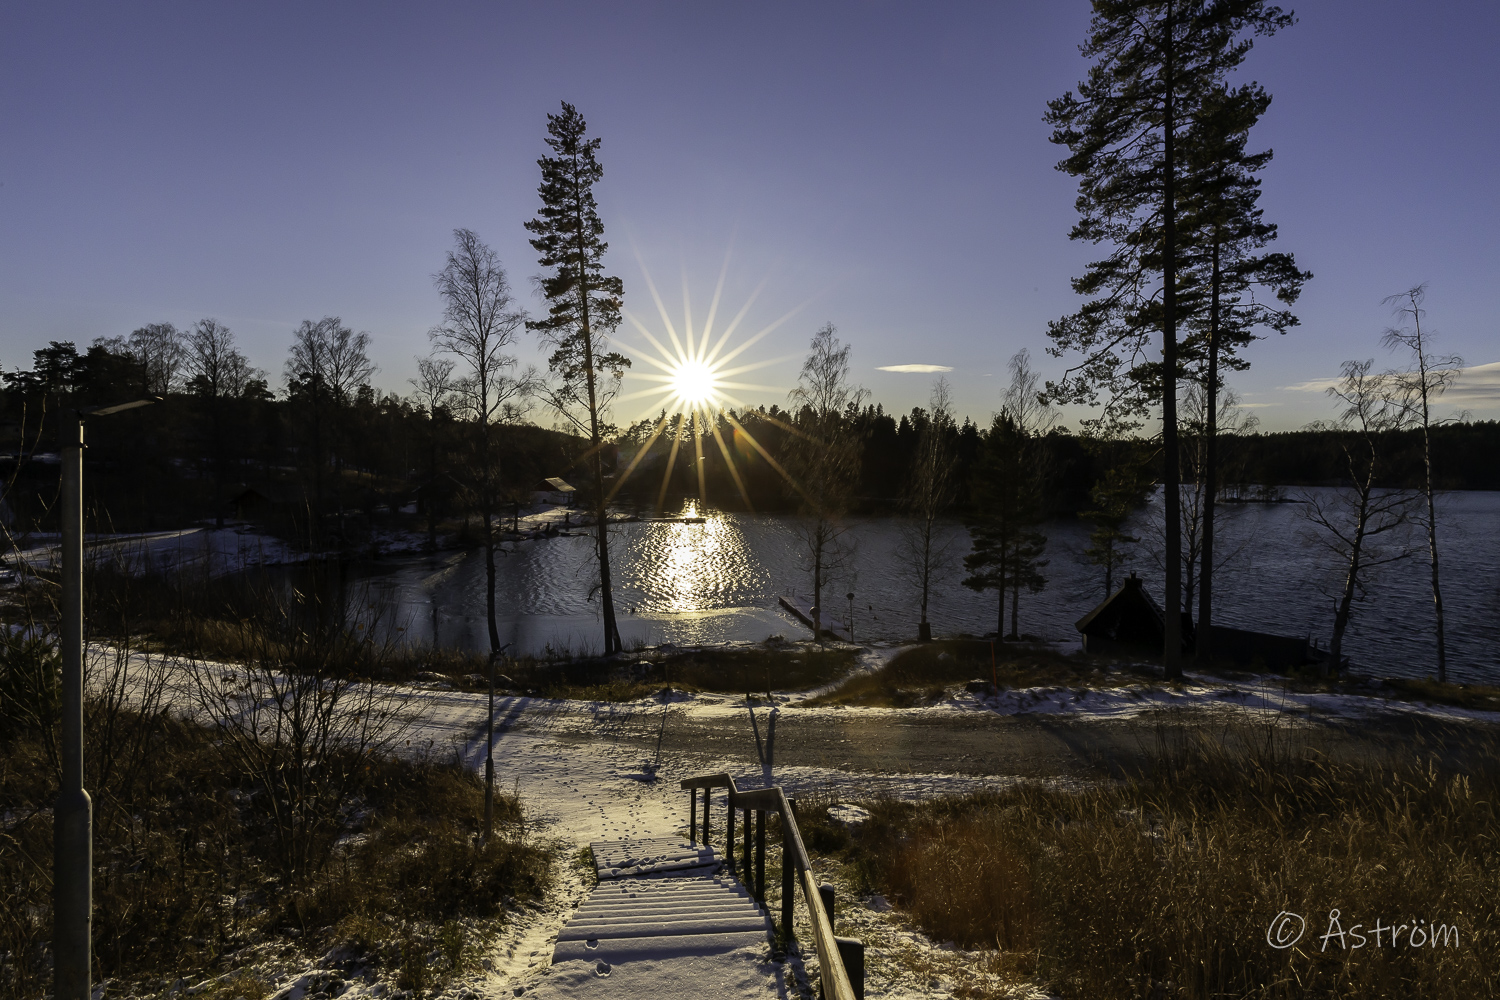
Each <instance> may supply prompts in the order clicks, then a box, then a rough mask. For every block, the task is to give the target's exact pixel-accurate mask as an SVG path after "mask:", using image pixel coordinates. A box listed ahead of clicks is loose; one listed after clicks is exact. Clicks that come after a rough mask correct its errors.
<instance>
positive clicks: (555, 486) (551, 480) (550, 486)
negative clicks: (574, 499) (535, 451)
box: [536, 476, 578, 493]
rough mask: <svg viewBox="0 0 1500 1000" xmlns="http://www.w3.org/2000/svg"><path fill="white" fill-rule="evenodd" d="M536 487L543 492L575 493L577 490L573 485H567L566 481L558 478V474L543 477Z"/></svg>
mask: <svg viewBox="0 0 1500 1000" xmlns="http://www.w3.org/2000/svg"><path fill="white" fill-rule="evenodd" d="M536 488H537V489H538V490H541V491H543V492H551V493H576V492H578V491H577V489H575V488H574V487H572V486H569V485H568V484H567V483H565V482H563V480H562V479H561V478H559V477H558V476H549V477H548V478H546V479H543V480H542V481H541V482H540V483H538V484H537V487H536Z"/></svg>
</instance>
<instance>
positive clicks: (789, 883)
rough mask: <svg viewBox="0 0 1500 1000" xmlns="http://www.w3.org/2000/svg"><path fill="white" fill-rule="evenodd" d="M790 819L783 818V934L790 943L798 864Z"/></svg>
mask: <svg viewBox="0 0 1500 1000" xmlns="http://www.w3.org/2000/svg"><path fill="white" fill-rule="evenodd" d="M789 819H790V817H788V816H782V817H781V933H782V936H783V937H785V938H786V939H787V940H788V941H790V940H791V939H792V937H793V934H792V897H793V896H794V895H795V894H796V891H797V890H796V873H795V872H793V871H792V869H793V868H795V867H796V862H795V861H794V860H793V859H792V850H791V848H792V842H791V836H792V834H791V830H792V826H791V823H790V822H788V820H789Z"/></svg>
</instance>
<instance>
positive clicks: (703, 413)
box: [610, 254, 802, 508]
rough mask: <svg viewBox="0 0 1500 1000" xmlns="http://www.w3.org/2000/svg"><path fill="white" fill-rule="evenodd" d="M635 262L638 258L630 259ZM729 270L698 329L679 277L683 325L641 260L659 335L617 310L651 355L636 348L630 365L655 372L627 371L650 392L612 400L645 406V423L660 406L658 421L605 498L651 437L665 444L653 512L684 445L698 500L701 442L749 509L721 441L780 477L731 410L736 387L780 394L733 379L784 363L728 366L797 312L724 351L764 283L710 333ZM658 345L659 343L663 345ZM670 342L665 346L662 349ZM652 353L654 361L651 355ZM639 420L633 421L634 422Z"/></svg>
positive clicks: (722, 273)
mask: <svg viewBox="0 0 1500 1000" xmlns="http://www.w3.org/2000/svg"><path fill="white" fill-rule="evenodd" d="M637 257H639V254H637ZM728 271H729V257H728V255H727V254H726V255H725V258H724V268H723V270H721V271H720V273H719V281H718V285H717V287H715V289H714V294H713V298H712V300H711V301H710V302H709V306H708V314H707V315H706V316H705V317H704V318H703V320H702V322H701V323H695V322H694V321H693V309H692V303H691V300H690V298H689V295H688V289H687V282H686V278H684V281H683V289H682V324H681V326H680V327H679V326H678V324H676V323H674V322H673V321H672V317H671V316H670V315H669V314H668V312H667V308H666V304H665V303H663V302H662V299H661V295H660V293H658V292H657V290H656V285H655V283H654V282H653V281H652V280H651V275H650V272H649V271H647V270H646V266H645V262H644V261H642V262H641V272H642V277H643V278H644V279H645V284H646V287H647V289H649V290H650V292H651V298H652V300H653V301H654V302H655V304H656V310H657V313H658V315H659V316H660V318H661V326H660V327H658V328H657V330H658V331H659V332H660V333H662V334H664V336H658V335H657V333H656V332H653V331H652V330H651V329H650V328H649V327H648V326H647V325H646V324H645V323H644V322H643V321H642V320H641V318H639V317H637V316H634V315H632V314H631V312H630V310H628V309H626V310H623V312H624V315H625V318H626V319H627V320H629V321H630V324H631V326H633V327H634V328H635V330H636V332H637V333H638V334H640V335H641V336H642V337H643V338H645V340H646V341H647V342H648V343H649V344H650V346H651V347H652V348H653V349H654V351H652V350H643V349H640V348H635V350H636V352H637V353H636V359H637V360H640V361H644V362H645V363H646V364H648V365H650V366H651V367H652V368H655V369H656V372H632V373H631V376H630V377H631V378H632V379H640V380H642V381H645V382H647V383H655V387H654V388H648V389H642V390H640V391H638V392H631V393H627V394H626V395H624V396H620V397H618V400H619V401H620V402H624V401H626V400H631V399H639V400H642V401H644V402H645V412H643V413H642V414H641V417H642V418H644V417H646V416H648V415H649V413H650V412H651V411H654V410H657V409H658V407H659V408H660V412H661V416H660V418H659V419H657V420H656V426H655V429H653V430H652V432H651V434H650V436H649V438H648V439H647V440H646V441H645V443H644V444H643V445H642V446H641V447H639V448H637V449H636V452H635V457H634V458H633V459H632V460H631V462H630V463H629V465H628V466H627V468H626V469H625V471H624V473H623V474H621V475H620V476H619V477H618V478H617V479H616V481H615V486H614V489H613V490H612V491H611V492H610V496H611V497H613V496H614V494H615V492H618V491H619V489H620V488H621V487H623V486H624V485H625V482H626V480H628V479H629V478H630V477H631V475H632V474H633V473H634V472H635V470H636V467H637V466H638V465H639V464H640V463H641V461H642V460H643V459H644V458H645V457H646V456H647V454H648V453H649V452H650V450H651V447H652V445H653V444H655V443H656V441H657V440H658V439H662V440H664V441H669V442H670V448H669V451H668V454H667V456H666V468H665V470H664V472H663V475H662V483H661V490H660V492H659V494H658V496H657V507H658V508H660V507H661V505H662V502H663V500H664V498H665V497H666V490H667V485H668V483H669V481H670V480H671V476H672V469H673V467H674V466H675V464H676V462H677V456H678V452H679V451H680V450H681V449H682V448H683V446H684V445H685V444H689V442H690V447H691V448H692V455H693V459H694V461H693V464H694V465H695V467H696V468H697V470H698V492H699V496H700V497H701V498H702V499H705V500H706V499H707V497H706V495H705V483H704V478H703V476H704V472H703V446H704V443H705V439H708V440H711V441H712V442H713V443H714V444H715V445H717V446H718V449H719V452H720V454H722V455H723V457H724V461H725V463H726V465H727V468H728V470H729V474H730V476H731V478H733V479H734V482H735V485H736V486H737V487H738V488H739V491H740V495H741V497H742V498H743V499H744V501H745V503H746V504H747V505H748V504H749V503H750V497H749V494H748V493H747V492H746V490H745V484H744V481H743V480H742V479H741V477H740V474H739V469H738V467H737V465H736V463H735V460H734V456H733V454H732V449H730V448H729V447H728V446H727V445H726V444H725V441H724V438H725V436H726V435H731V436H733V437H734V438H735V440H736V441H740V442H742V443H743V444H744V445H746V446H748V447H749V448H751V449H753V450H754V451H755V452H756V453H757V454H759V455H760V456H761V458H763V459H764V460H765V461H767V462H769V463H770V464H771V465H772V466H773V467H774V468H775V469H776V470H777V471H778V472H780V473H781V475H783V476H785V475H786V473H785V471H784V470H782V469H781V466H780V465H779V464H778V463H777V462H776V460H775V459H774V458H773V457H772V456H771V455H770V453H769V452H767V451H766V449H765V448H764V447H762V446H761V444H760V442H758V441H756V440H755V438H754V436H753V435H752V434H751V433H750V432H749V431H748V430H747V429H746V428H745V426H744V425H743V424H742V423H741V422H740V420H739V418H738V417H737V416H736V415H735V412H734V410H733V409H732V407H740V408H743V407H744V406H745V404H744V403H743V402H742V401H741V400H739V399H736V398H735V397H734V395H733V393H734V391H736V390H741V389H752V390H760V391H770V392H780V391H782V390H781V389H780V388H779V387H777V386H770V385H756V384H753V383H749V382H741V381H738V380H737V377H738V376H741V375H743V374H745V373H747V372H751V371H755V370H757V369H761V368H765V367H767V366H769V365H774V364H779V363H781V362H783V361H786V360H788V359H787V358H768V359H764V360H760V361H752V362H743V361H741V362H738V363H734V364H732V365H731V362H735V359H736V358H738V357H739V356H740V355H741V354H743V353H744V352H745V351H746V350H748V349H749V348H750V347H752V346H754V345H755V343H756V342H757V341H759V340H760V339H761V338H763V337H765V336H766V335H767V334H769V333H770V332H771V331H772V330H775V329H776V328H778V327H780V326H781V325H782V324H784V323H786V322H787V321H788V320H790V319H791V318H792V317H793V316H794V315H796V314H797V313H798V312H799V311H801V308H802V307H801V306H798V307H797V308H795V309H792V310H791V311H789V312H787V313H786V314H785V315H783V316H781V317H780V318H779V319H777V320H775V321H774V322H772V323H770V324H767V325H766V326H764V327H762V328H761V329H759V330H758V331H756V332H755V333H754V334H752V335H750V336H749V337H746V338H745V339H744V340H742V341H741V342H740V343H739V344H736V345H731V344H730V338H731V337H733V335H734V332H735V330H736V329H738V328H739V326H740V323H741V322H742V321H743V320H744V318H745V316H746V314H747V313H748V312H749V311H750V306H751V305H752V304H753V303H754V302H755V299H756V297H757V296H758V295H759V294H760V291H761V289H762V288H764V287H765V282H761V287H760V288H757V289H756V290H755V291H754V292H753V293H751V295H750V297H749V300H748V301H746V302H745V304H744V305H743V306H742V307H741V308H740V310H739V312H738V313H737V314H736V315H735V316H734V317H733V318H732V319H731V320H730V321H729V322H728V323H727V324H725V325H724V326H723V328H722V330H719V329H716V328H715V326H716V320H717V317H718V314H719V302H720V300H721V298H722V296H723V293H724V279H725V277H726V276H727V274H728ZM664 341H665V342H664ZM668 344H670V346H668ZM653 353H654V354H655V356H654V357H653V356H652V355H653ZM637 419H640V418H637Z"/></svg>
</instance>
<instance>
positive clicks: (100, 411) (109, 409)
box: [78, 396, 162, 417]
mask: <svg viewBox="0 0 1500 1000" xmlns="http://www.w3.org/2000/svg"><path fill="white" fill-rule="evenodd" d="M161 401H162V397H161V396H147V397H145V398H144V399H132V400H131V401H130V402H128V403H116V404H114V405H113V406H82V407H79V409H78V415H79V416H80V417H107V416H109V415H110V414H113V413H121V412H123V411H125V410H134V409H136V408H137V407H141V406H150V405H151V404H152V403H160V402H161Z"/></svg>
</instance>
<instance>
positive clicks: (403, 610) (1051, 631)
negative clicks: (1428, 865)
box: [362, 493, 1500, 683]
mask: <svg viewBox="0 0 1500 1000" xmlns="http://www.w3.org/2000/svg"><path fill="white" fill-rule="evenodd" d="M684 512H685V513H689V514H698V513H701V514H702V515H703V516H705V518H706V521H705V522H704V523H702V524H680V523H662V522H640V523H631V524H623V525H620V526H619V527H618V529H617V532H616V533H615V534H613V536H612V542H611V552H612V553H613V559H614V567H615V577H616V580H615V595H616V607H617V608H618V609H619V612H620V613H619V625H620V631H621V633H622V635H623V636H624V638H625V641H626V642H627V643H630V642H631V641H635V640H638V641H641V642H649V643H657V642H674V643H679V644H682V643H697V642H714V641H721V640H729V639H751V640H760V639H765V638H767V637H769V636H772V635H777V634H781V635H786V636H789V637H791V636H798V635H802V634H805V632H806V630H805V629H804V628H803V627H802V626H801V625H799V624H798V623H797V622H796V621H795V620H794V619H792V618H791V616H789V615H787V614H786V613H785V612H784V611H782V610H781V609H780V607H779V605H778V604H777V597H778V596H780V595H782V594H793V593H805V592H807V591H808V590H809V589H810V586H809V579H810V574H809V572H808V569H807V566H806V565H805V559H804V558H803V556H802V551H801V545H800V541H799V535H798V531H797V522H796V520H795V519H794V518H790V517H786V516H781V515H757V514H735V513H723V512H719V511H715V510H712V509H704V510H701V511H700V510H698V509H697V508H696V507H694V506H691V505H690V506H689V508H688V509H686V510H685V511H684ZM1302 512H1303V507H1302V505H1299V504H1278V505H1243V506H1236V507H1230V508H1228V510H1227V513H1226V516H1225V518H1224V520H1223V521H1222V522H1221V527H1220V539H1221V541H1220V547H1221V551H1223V552H1226V553H1233V555H1232V556H1231V557H1230V558H1229V559H1228V561H1227V562H1226V563H1225V564H1224V565H1223V566H1222V568H1221V569H1220V571H1219V576H1218V578H1217V581H1216V588H1215V589H1216V593H1217V600H1216V602H1215V604H1216V612H1215V613H1216V615H1217V620H1218V621H1220V622H1221V623H1222V624H1226V625H1237V626H1240V627H1245V628H1255V629H1259V630H1262V631H1269V632H1279V633H1282V634H1286V635H1310V636H1312V637H1314V638H1316V639H1317V640H1318V641H1319V642H1320V643H1323V644H1326V643H1327V638H1328V633H1329V631H1330V629H1331V627H1332V618H1333V601H1334V599H1333V596H1332V595H1333V593H1335V591H1336V589H1337V586H1338V573H1337V572H1336V570H1335V567H1334V566H1333V564H1332V560H1331V559H1330V557H1329V555H1328V553H1327V551H1326V550H1325V549H1323V548H1322V547H1320V546H1319V545H1318V544H1317V542H1316V541H1315V540H1314V539H1313V537H1312V535H1311V533H1310V529H1309V527H1308V525H1307V522H1306V520H1305V518H1304V517H1303V516H1302ZM1152 520H1153V518H1152V515H1151V514H1150V512H1146V513H1144V514H1143V515H1142V517H1141V518H1140V523H1139V524H1137V525H1136V529H1135V533H1136V534H1138V535H1140V536H1141V537H1142V539H1143V542H1142V544H1141V546H1140V547H1139V548H1140V551H1139V552H1138V553H1137V555H1136V557H1135V561H1134V563H1133V565H1132V566H1131V567H1130V568H1131V569H1134V570H1135V571H1136V572H1138V573H1139V574H1140V575H1141V576H1142V577H1144V578H1145V579H1146V580H1147V586H1148V587H1149V588H1150V589H1151V591H1152V593H1153V594H1154V595H1155V596H1156V597H1157V599H1158V600H1160V598H1161V593H1162V586H1161V570H1160V567H1159V566H1158V565H1157V564H1156V562H1155V561H1154V560H1153V559H1152V557H1151V555H1150V552H1149V550H1150V549H1151V548H1152V547H1153V546H1152V545H1151V543H1150V541H1149V539H1150V538H1151V537H1152V535H1153V528H1152V523H1151V522H1152ZM1439 521H1440V530H1441V536H1440V542H1441V546H1440V554H1441V557H1442V560H1443V583H1444V604H1445V607H1446V610H1447V621H1448V630H1447V632H1448V648H1449V670H1450V676H1451V677H1452V678H1453V679H1455V680H1462V681H1470V682H1478V681H1484V682H1489V683H1493V682H1496V681H1497V680H1500V654H1497V650H1500V573H1497V568H1496V557H1497V554H1500V494H1496V493H1455V494H1451V495H1449V496H1447V497H1444V498H1442V500H1441V504H1440V509H1439ZM1088 530H1089V529H1088V525H1086V524H1084V523H1081V522H1076V521H1073V522H1056V523H1052V524H1049V525H1047V526H1046V532H1047V535H1048V545H1047V558H1048V560H1049V561H1048V565H1047V566H1046V568H1045V569H1044V571H1043V572H1044V574H1045V575H1046V576H1047V579H1048V583H1047V588H1046V590H1045V591H1044V592H1042V593H1041V594H1037V595H1030V594H1023V595H1022V598H1021V618H1020V625H1021V631H1022V632H1024V633H1030V634H1032V635H1035V636H1037V637H1039V638H1045V639H1076V638H1077V632H1076V631H1075V630H1074V629H1073V622H1074V621H1076V620H1077V619H1078V618H1080V617H1081V616H1082V615H1084V614H1085V613H1086V612H1087V611H1088V610H1089V609H1090V608H1091V607H1093V606H1094V604H1096V603H1097V602H1098V601H1099V600H1100V599H1101V597H1102V596H1103V577H1102V573H1101V572H1100V571H1099V570H1098V569H1097V568H1096V567H1093V566H1090V565H1088V564H1087V563H1086V562H1085V561H1084V560H1083V558H1082V556H1081V555H1080V553H1081V552H1082V550H1083V549H1084V547H1085V545H1086V544H1087V542H1086V536H1087V533H1088ZM901 536H902V527H901V522H900V521H899V520H898V519H895V518H863V519H861V518H856V519H851V520H850V522H849V524H848V532H847V534H846V540H847V542H848V549H849V551H848V553H847V554H846V556H845V558H844V560H843V565H842V567H841V568H839V569H838V570H837V571H836V573H835V577H834V582H833V584H832V585H831V586H830V587H829V591H830V593H831V595H832V596H831V597H830V596H825V598H824V601H825V607H826V608H828V609H829V610H828V612H827V613H829V614H832V615H834V616H836V617H837V619H838V621H839V622H840V623H841V624H842V623H843V622H844V621H845V620H847V619H848V617H849V611H850V602H849V601H848V599H847V598H845V597H844V596H843V595H845V594H847V593H849V592H851V591H852V592H853V593H854V595H855V599H854V602H853V606H854V631H855V637H856V638H857V639H863V638H869V639H894V638H908V637H911V636H913V635H915V633H916V621H917V610H916V591H915V588H914V586H913V585H912V583H911V581H910V579H909V574H907V573H905V572H904V571H903V568H902V565H903V564H902V560H901V559H900V557H899V550H900V544H901ZM943 536H944V539H945V540H946V541H947V542H948V543H949V550H950V553H951V557H952V563H953V568H952V569H950V570H949V571H948V572H946V573H944V574H941V575H940V580H939V581H938V583H937V586H936V588H935V590H934V593H933V596H932V602H931V607H930V610H929V612H928V617H929V619H930V620H931V621H932V623H933V628H934V631H935V632H937V633H938V634H940V635H941V634H944V633H956V632H971V633H976V634H982V633H985V632H992V631H994V629H995V624H996V622H995V617H996V599H995V595H994V594H993V593H992V592H989V593H984V594H977V593H975V592H973V591H970V590H968V589H966V588H964V587H963V586H961V585H960V584H959V582H958V581H959V580H960V579H961V578H962V576H963V572H962V568H961V566H960V565H959V563H960V560H961V559H962V556H963V554H964V553H966V552H967V551H968V534H967V532H965V531H964V530H963V528H962V526H961V525H959V524H957V523H953V524H949V525H946V526H945V527H944V531H943ZM593 545H594V543H593V540H592V539H590V538H555V539H549V540H543V541H535V542H526V543H523V544H522V545H521V546H520V547H519V548H518V549H517V550H516V551H514V552H511V553H510V554H508V555H506V556H504V557H502V558H501V559H500V560H499V566H498V574H497V575H498V581H497V597H496V606H497V610H498V612H499V618H500V621H501V629H500V631H501V641H502V642H511V643H514V649H515V650H516V651H518V652H543V651H545V650H546V649H547V648H548V647H549V646H550V647H551V648H552V649H554V650H561V649H568V650H571V651H574V652H580V651H584V650H587V649H597V648H599V646H600V645H601V638H602V625H601V624H600V622H599V614H598V603H597V594H596V593H593V589H594V587H595V584H596V579H597V573H596V568H595V562H594V557H593V555H594V553H593ZM364 573H365V575H364V578H363V581H362V582H363V583H365V584H367V585H369V586H371V587H372V588H373V589H374V590H375V591H376V592H377V593H379V594H382V595H383V596H384V597H385V598H386V600H388V601H390V602H393V603H394V606H395V608H396V612H397V617H398V618H399V620H400V621H401V622H402V623H403V627H404V628H405V635H407V636H409V637H411V638H414V639H416V640H418V641H436V642H438V643H441V644H444V645H455V646H462V647H467V648H473V649H485V648H488V642H487V639H486V629H485V613H484V562H483V558H482V556H481V555H480V554H479V553H477V552H475V553H445V554H440V555H437V556H433V557H424V558H420V559H413V560H408V561H403V562H394V561H393V562H387V563H380V564H373V565H371V566H368V567H366V569H365V571H364ZM1432 621H1433V614H1432V600H1431V593H1430V590H1429V589H1428V577H1427V561H1426V552H1425V547H1423V548H1422V550H1421V551H1419V552H1418V553H1417V555H1416V556H1415V557H1414V558H1412V559H1410V560H1407V561H1405V562H1402V563H1397V564H1395V565H1394V566H1393V567H1391V568H1390V569H1388V570H1387V571H1386V572H1385V573H1384V574H1382V575H1381V576H1380V577H1379V578H1378V579H1377V581H1376V583H1375V585H1374V586H1373V587H1372V589H1371V592H1370V594H1369V595H1368V596H1367V597H1366V599H1365V600H1364V601H1363V602H1362V603H1361V604H1359V605H1358V606H1357V608H1356V612H1355V619H1354V622H1353V624H1352V625H1351V627H1350V631H1349V634H1348V635H1347V637H1346V640H1345V645H1346V649H1347V650H1348V653H1349V656H1350V657H1351V659H1352V660H1353V661H1354V662H1355V663H1356V665H1358V666H1360V667H1363V668H1365V669H1369V670H1371V671H1373V672H1376V673H1380V674H1400V675H1411V676H1421V675H1425V674H1428V673H1431V672H1432V670H1433V669H1434V664H1435V654H1434V633H1433V627H1432Z"/></svg>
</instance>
